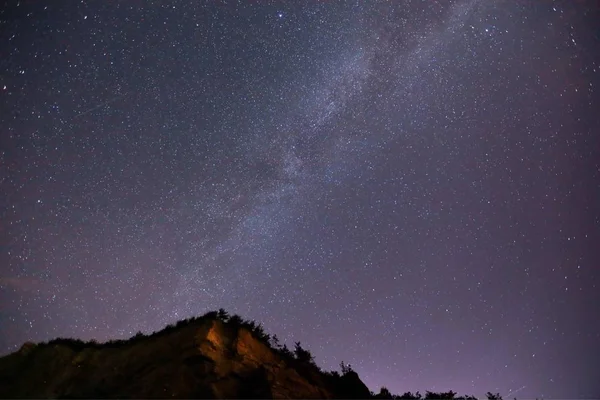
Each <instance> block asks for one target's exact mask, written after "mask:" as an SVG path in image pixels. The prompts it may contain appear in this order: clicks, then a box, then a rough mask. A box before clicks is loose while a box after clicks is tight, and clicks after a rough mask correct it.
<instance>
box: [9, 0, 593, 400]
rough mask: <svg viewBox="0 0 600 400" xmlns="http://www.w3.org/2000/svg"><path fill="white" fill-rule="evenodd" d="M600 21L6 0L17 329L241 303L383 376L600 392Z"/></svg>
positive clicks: (559, 14) (370, 381)
mask: <svg viewBox="0 0 600 400" xmlns="http://www.w3.org/2000/svg"><path fill="white" fill-rule="evenodd" d="M598 21H600V8H599V5H598V4H597V2H594V1H578V2H572V1H566V0H565V1H550V0H548V1H540V2H506V1H500V0H456V1H426V2H424V1H418V0H407V1H404V2H349V1H345V2H306V3H305V2H293V1H281V2H275V1H269V2H243V1H242V2H235V1H222V2H218V3H217V2H182V1H181V2H180V1H176V2H173V3H171V4H168V5H167V4H156V3H139V4H138V3H136V4H133V3H131V4H130V3H121V2H117V3H107V2H104V1H87V2H84V3H81V2H77V3H76V4H75V3H71V2H66V1H60V0H59V1H54V2H48V3H43V2H34V1H24V0H22V1H20V2H18V1H8V2H6V3H5V6H4V7H0V39H1V43H2V46H0V192H1V193H2V194H3V196H0V199H1V200H0V266H2V267H1V268H0V354H6V353H8V352H10V351H14V350H16V349H17V348H18V346H20V345H21V344H22V343H23V342H25V341H34V342H37V341H46V340H49V339H51V338H54V337H59V336H72V337H78V338H81V339H83V340H88V339H92V338H95V339H97V340H100V341H105V340H108V339H119V338H125V337H129V336H131V335H133V334H135V332H137V331H142V332H145V333H149V332H152V331H156V330H158V329H161V328H162V327H164V326H166V325H167V324H169V323H172V322H174V321H177V320H180V319H184V318H188V317H190V316H193V315H201V314H203V313H204V312H206V311H208V310H213V309H218V308H224V309H226V310H228V311H230V312H232V313H236V314H239V315H243V316H245V317H247V318H250V319H252V320H255V321H258V322H261V323H263V325H264V327H265V330H267V331H268V332H271V333H273V334H277V336H279V337H280V338H281V339H282V340H283V341H291V340H299V341H301V342H302V343H303V344H304V345H305V346H306V347H307V348H309V349H310V350H311V351H312V353H313V355H314V356H315V359H316V362H317V364H318V365H319V366H321V367H323V368H325V369H329V370H332V369H336V368H337V366H338V365H339V362H340V361H341V360H344V361H346V362H348V363H350V364H352V365H353V367H354V369H355V370H356V371H357V373H358V374H359V375H360V376H361V378H362V379H363V381H364V382H365V383H366V384H367V386H369V388H371V389H372V390H373V391H375V392H377V391H378V389H379V387H381V386H385V387H387V388H388V389H389V390H390V391H391V392H392V393H403V392H404V391H408V390H410V391H416V390H425V389H427V390H432V391H436V392H437V391H445V390H453V391H456V392H458V393H459V394H463V393H464V394H473V395H476V396H481V395H483V394H484V393H485V392H487V391H490V392H493V393H496V392H498V393H500V394H502V395H503V396H505V398H506V396H507V394H509V393H511V392H515V391H517V390H518V391H519V392H518V395H519V396H518V398H535V397H544V398H592V397H595V396H599V395H600V386H599V385H600V384H599V383H598V380H597V376H596V375H597V373H595V372H594V371H598V370H599V369H600V362H599V361H598V357H597V356H596V354H598V353H600V322H599V320H598V318H597V315H598V314H599V311H600V310H599V307H598V305H599V304H600V294H599V293H600V290H599V286H600V285H599V280H600V269H599V268H598V266H599V264H598V263H599V261H600V257H599V254H600V250H599V249H598V244H599V243H600V134H599V132H600V113H599V112H598V110H600V98H599V91H598V86H599V85H600V79H599V75H600V45H599V44H600V36H599V35H598V27H599V23H598ZM523 387H525V388H523ZM521 388H522V389H521ZM521 396H522V397H521ZM511 398H512V396H511Z"/></svg>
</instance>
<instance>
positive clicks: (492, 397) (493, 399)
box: [485, 392, 502, 400]
mask: <svg viewBox="0 0 600 400" xmlns="http://www.w3.org/2000/svg"><path fill="white" fill-rule="evenodd" d="M485 397H487V400H502V396H500V393H492V392H487V393H486V394H485Z"/></svg>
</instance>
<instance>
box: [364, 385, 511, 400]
mask: <svg viewBox="0 0 600 400" xmlns="http://www.w3.org/2000/svg"><path fill="white" fill-rule="evenodd" d="M373 398H375V399H393V400H478V399H477V397H475V396H469V395H466V396H457V393H456V392H453V391H452V390H451V391H449V392H439V393H436V392H430V391H426V392H425V395H422V394H421V393H419V392H416V393H414V394H413V393H411V392H406V393H404V394H402V395H394V394H391V393H390V391H389V390H388V389H387V388H386V387H382V388H381V390H380V391H379V393H378V394H374V395H373ZM486 399H487V400H502V396H500V394H499V393H492V392H487V393H486Z"/></svg>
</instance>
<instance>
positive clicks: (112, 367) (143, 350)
mask: <svg viewBox="0 0 600 400" xmlns="http://www.w3.org/2000/svg"><path fill="white" fill-rule="evenodd" d="M341 366H342V371H341V373H339V372H337V371H334V372H325V371H322V370H321V369H320V368H319V367H318V366H317V365H316V364H315V362H314V360H313V358H312V355H311V354H310V352H309V351H308V350H305V349H303V348H302V347H301V345H300V343H296V345H295V347H294V349H292V350H290V349H288V348H287V346H285V345H284V346H280V344H279V342H278V339H277V337H276V336H270V335H268V334H266V333H265V332H264V331H263V329H262V327H261V326H260V325H257V324H256V323H254V322H253V321H245V320H243V319H242V318H240V317H239V316H237V315H234V316H230V315H229V314H228V313H227V312H225V311H224V310H219V311H218V312H210V313H208V314H206V315H204V316H202V317H197V318H192V319H188V320H184V321H180V322H178V323H177V324H176V325H169V326H167V327H166V328H165V329H163V330H162V331H160V332H155V333H153V334H152V335H149V336H145V335H142V334H141V333H139V334H137V335H136V336H134V337H132V338H131V339H129V340H119V341H110V342H107V343H97V342H94V341H92V342H83V341H80V340H76V339H54V340H52V341H50V342H48V343H40V344H34V343H30V342H28V343H25V344H24V345H23V346H22V347H21V349H20V350H19V351H17V352H15V353H12V354H10V355H7V356H5V357H2V358H0V397H1V398H217V399H222V398H312V399H315V398H329V399H334V398H388V399H392V398H397V399H400V398H403V399H418V398H421V395H420V394H419V393H417V394H412V393H405V394H404V395H401V396H396V395H392V394H391V393H389V391H388V390H387V389H385V388H382V389H381V391H380V393H379V394H374V393H373V392H371V391H369V389H368V388H367V387H366V386H365V384H364V383H363V382H362V381H361V380H360V378H359V376H358V374H356V372H354V371H353V370H352V368H351V367H350V366H346V365H344V364H343V363H342V365H341ZM423 398H429V399H453V398H454V399H459V397H456V393H454V392H447V393H431V392H427V393H426V394H425V396H423ZM460 398H463V399H474V398H473V397H470V396H466V397H460ZM488 398H493V399H497V398H499V396H498V395H492V394H491V393H489V394H488Z"/></svg>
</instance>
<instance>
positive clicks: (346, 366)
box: [340, 361, 354, 375]
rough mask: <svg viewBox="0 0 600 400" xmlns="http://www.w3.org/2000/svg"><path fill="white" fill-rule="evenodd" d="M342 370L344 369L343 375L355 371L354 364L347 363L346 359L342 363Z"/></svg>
mask: <svg viewBox="0 0 600 400" xmlns="http://www.w3.org/2000/svg"><path fill="white" fill-rule="evenodd" d="M340 370H341V371H342V375H346V374H347V373H349V372H353V371H354V370H353V369H352V365H350V364H345V363H344V361H342V362H341V363H340Z"/></svg>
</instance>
